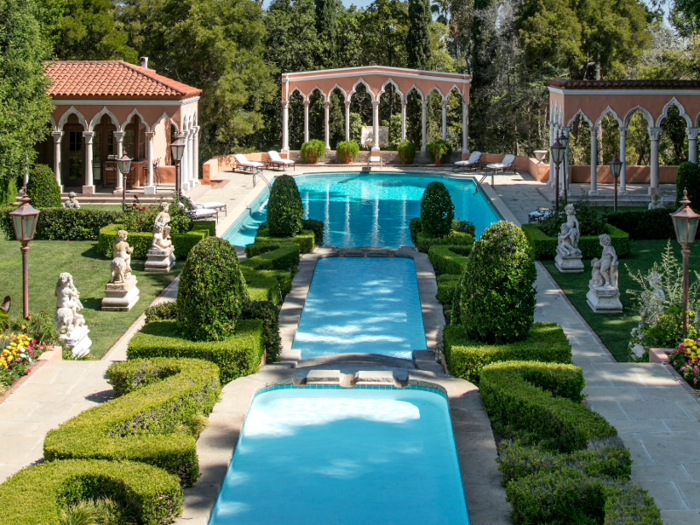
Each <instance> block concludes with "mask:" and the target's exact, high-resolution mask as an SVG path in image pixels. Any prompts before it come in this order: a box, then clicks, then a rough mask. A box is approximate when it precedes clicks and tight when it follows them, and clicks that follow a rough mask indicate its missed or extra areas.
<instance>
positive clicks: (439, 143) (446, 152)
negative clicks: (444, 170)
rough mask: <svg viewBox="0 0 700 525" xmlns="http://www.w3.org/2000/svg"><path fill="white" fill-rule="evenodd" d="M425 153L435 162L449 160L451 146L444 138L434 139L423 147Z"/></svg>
mask: <svg viewBox="0 0 700 525" xmlns="http://www.w3.org/2000/svg"><path fill="white" fill-rule="evenodd" d="M425 153H426V155H428V158H429V159H430V160H432V161H433V162H434V163H435V164H440V163H442V162H444V161H445V160H449V159H450V157H451V156H452V146H451V145H450V143H449V142H445V141H444V140H436V141H435V142H431V143H430V144H428V145H427V146H426V147H425Z"/></svg>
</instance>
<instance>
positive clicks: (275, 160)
mask: <svg viewBox="0 0 700 525" xmlns="http://www.w3.org/2000/svg"><path fill="white" fill-rule="evenodd" d="M267 156H268V157H269V160H268V161H267V163H268V165H269V166H277V167H281V168H286V167H287V166H292V167H293V168H294V171H296V169H297V168H296V166H295V165H294V161H293V160H289V159H283V158H282V157H280V154H279V153H278V152H276V151H268V152H267Z"/></svg>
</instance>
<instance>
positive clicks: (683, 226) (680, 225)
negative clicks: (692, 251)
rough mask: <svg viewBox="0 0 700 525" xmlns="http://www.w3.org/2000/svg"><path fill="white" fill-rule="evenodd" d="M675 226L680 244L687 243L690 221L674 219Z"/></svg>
mask: <svg viewBox="0 0 700 525" xmlns="http://www.w3.org/2000/svg"><path fill="white" fill-rule="evenodd" d="M673 226H675V229H676V239H677V240H678V242H679V243H681V244H683V243H685V242H686V239H687V238H688V220H687V219H681V218H680V217H674V218H673Z"/></svg>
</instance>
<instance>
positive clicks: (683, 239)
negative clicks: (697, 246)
mask: <svg viewBox="0 0 700 525" xmlns="http://www.w3.org/2000/svg"><path fill="white" fill-rule="evenodd" d="M671 219H673V228H674V229H675V230H676V239H678V242H679V244H680V245H681V247H682V248H683V249H682V250H681V254H683V337H684V338H685V336H686V335H687V334H688V285H689V283H688V259H689V258H690V245H691V244H693V242H694V241H695V234H696V233H697V231H698V221H699V220H700V215H698V214H697V213H695V212H694V211H693V209H692V208H691V207H690V201H689V200H688V190H683V200H682V201H681V207H680V208H678V211H676V212H675V213H672V214H671Z"/></svg>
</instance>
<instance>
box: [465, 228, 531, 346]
mask: <svg viewBox="0 0 700 525" xmlns="http://www.w3.org/2000/svg"><path fill="white" fill-rule="evenodd" d="M536 276H537V272H536V270H535V261H534V259H533V256H532V253H531V251H530V248H529V245H528V242H527V239H526V238H525V235H524V234H523V232H522V230H521V229H520V228H518V227H517V226H516V225H515V224H513V223H512V222H505V221H501V222H497V223H495V224H492V225H491V226H489V227H488V228H486V230H484V232H483V233H482V234H481V237H480V238H479V240H478V241H477V242H476V243H475V244H474V248H473V249H472V253H471V254H470V255H469V258H468V259H467V264H466V267H465V269H464V277H463V279H462V281H461V283H460V287H461V289H460V291H459V294H460V309H461V312H460V315H459V318H460V320H461V322H462V324H463V325H464V327H465V329H466V330H467V335H468V336H469V337H470V338H471V339H474V340H476V341H482V342H485V343H490V344H505V343H512V342H514V341H522V340H524V339H525V338H526V337H527V334H528V332H529V330H530V327H531V326H532V323H533V320H534V315H535V289H534V287H533V284H534V283H535V278H536Z"/></svg>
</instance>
